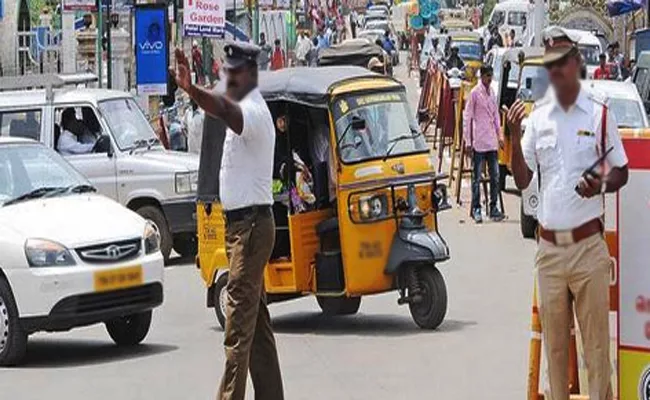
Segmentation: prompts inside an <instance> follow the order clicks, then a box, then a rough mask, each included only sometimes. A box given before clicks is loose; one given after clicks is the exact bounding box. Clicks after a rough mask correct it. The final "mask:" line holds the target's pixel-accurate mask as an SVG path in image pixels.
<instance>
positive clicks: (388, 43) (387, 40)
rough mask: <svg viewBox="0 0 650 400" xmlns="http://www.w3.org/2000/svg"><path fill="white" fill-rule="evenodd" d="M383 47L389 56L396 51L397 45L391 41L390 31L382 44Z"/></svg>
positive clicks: (385, 35)
mask: <svg viewBox="0 0 650 400" xmlns="http://www.w3.org/2000/svg"><path fill="white" fill-rule="evenodd" d="M381 47H383V49H384V50H386V52H387V53H388V54H390V53H391V52H392V51H394V50H395V44H393V41H392V40H390V33H389V32H388V31H386V33H385V34H384V41H383V42H382V45H381Z"/></svg>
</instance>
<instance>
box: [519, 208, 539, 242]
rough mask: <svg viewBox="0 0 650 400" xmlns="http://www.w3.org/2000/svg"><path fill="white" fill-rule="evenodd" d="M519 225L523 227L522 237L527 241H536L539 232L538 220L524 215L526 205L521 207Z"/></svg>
mask: <svg viewBox="0 0 650 400" xmlns="http://www.w3.org/2000/svg"><path fill="white" fill-rule="evenodd" d="M519 225H520V227H521V235H522V236H523V237H524V238H526V239H534V238H535V233H536V232H537V220H536V219H535V217H533V216H530V215H526V213H524V204H523V203H522V204H521V205H520V206H519Z"/></svg>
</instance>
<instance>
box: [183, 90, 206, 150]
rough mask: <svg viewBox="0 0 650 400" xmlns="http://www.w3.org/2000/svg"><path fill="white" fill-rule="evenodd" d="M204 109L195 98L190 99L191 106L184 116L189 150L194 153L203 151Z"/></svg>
mask: <svg viewBox="0 0 650 400" xmlns="http://www.w3.org/2000/svg"><path fill="white" fill-rule="evenodd" d="M203 120H204V114H203V110H201V109H200V108H199V106H198V105H197V104H196V102H195V101H194V100H190V107H189V108H188V109H187V111H185V115H184V116H183V125H185V131H186V132H187V151H188V152H189V153H193V154H199V153H200V152H201V141H202V139H203Z"/></svg>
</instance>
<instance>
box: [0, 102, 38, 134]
mask: <svg viewBox="0 0 650 400" xmlns="http://www.w3.org/2000/svg"><path fill="white" fill-rule="evenodd" d="M0 136H13V137H23V138H28V139H34V140H40V138H41V110H38V109H36V110H20V111H5V112H0Z"/></svg>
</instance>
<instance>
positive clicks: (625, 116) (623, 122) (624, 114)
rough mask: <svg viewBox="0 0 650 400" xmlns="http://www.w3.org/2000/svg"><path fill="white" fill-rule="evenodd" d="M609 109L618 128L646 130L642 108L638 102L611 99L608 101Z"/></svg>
mask: <svg viewBox="0 0 650 400" xmlns="http://www.w3.org/2000/svg"><path fill="white" fill-rule="evenodd" d="M609 109H610V110H611V111H612V113H614V117H616V122H617V123H618V127H619V128H634V129H638V128H647V126H644V122H645V120H644V118H643V108H642V106H641V104H640V103H639V102H638V101H636V100H632V99H622V98H615V97H612V98H610V99H609Z"/></svg>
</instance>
